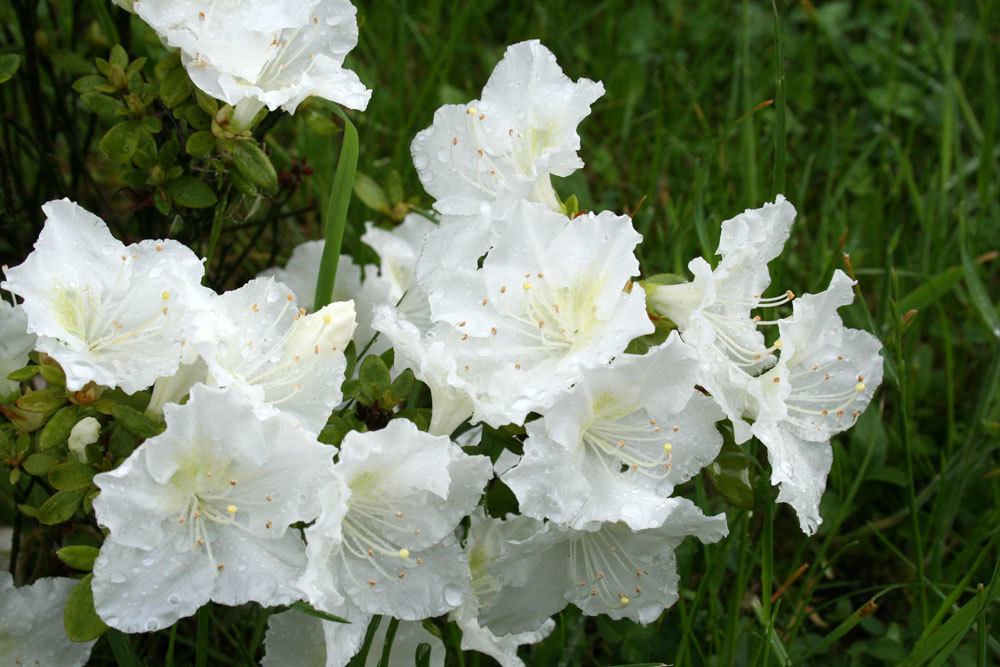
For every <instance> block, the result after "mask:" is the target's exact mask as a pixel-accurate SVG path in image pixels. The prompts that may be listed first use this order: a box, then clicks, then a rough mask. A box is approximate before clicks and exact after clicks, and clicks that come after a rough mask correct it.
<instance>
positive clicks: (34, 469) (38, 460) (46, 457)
mask: <svg viewBox="0 0 1000 667" xmlns="http://www.w3.org/2000/svg"><path fill="white" fill-rule="evenodd" d="M57 463H59V458H58V457H56V456H53V455H52V454H46V453H44V452H35V453H34V454H32V455H31V456H29V457H28V458H26V459H25V460H24V463H22V464H21V467H22V468H24V470H25V472H27V473H28V474H29V475H34V476H35V477H42V476H43V475H47V474H48V472H49V469H50V468H51V467H52V466H54V465H56V464H57Z"/></svg>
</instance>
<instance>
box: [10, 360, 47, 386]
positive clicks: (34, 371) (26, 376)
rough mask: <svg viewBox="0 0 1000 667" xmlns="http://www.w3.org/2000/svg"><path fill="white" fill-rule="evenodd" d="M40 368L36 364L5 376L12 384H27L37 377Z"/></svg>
mask: <svg viewBox="0 0 1000 667" xmlns="http://www.w3.org/2000/svg"><path fill="white" fill-rule="evenodd" d="M40 370H41V367H40V366H38V365H37V364H31V365H30V366H25V367H24V368H18V369H17V370H16V371H12V372H10V373H8V374H7V379H8V380H11V381H13V382H27V381H28V380H30V379H31V378H33V377H35V376H36V375H38V372H39V371H40Z"/></svg>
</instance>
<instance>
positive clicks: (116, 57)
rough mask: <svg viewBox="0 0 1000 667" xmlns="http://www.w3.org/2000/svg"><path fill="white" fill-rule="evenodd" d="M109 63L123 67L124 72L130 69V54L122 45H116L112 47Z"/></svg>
mask: <svg viewBox="0 0 1000 667" xmlns="http://www.w3.org/2000/svg"><path fill="white" fill-rule="evenodd" d="M108 63H109V64H111V65H117V66H118V67H121V68H122V70H123V71H124V70H125V69H127V68H128V54H127V53H126V52H125V49H123V48H122V45H121V44H115V45H114V46H112V47H111V57H110V58H108Z"/></svg>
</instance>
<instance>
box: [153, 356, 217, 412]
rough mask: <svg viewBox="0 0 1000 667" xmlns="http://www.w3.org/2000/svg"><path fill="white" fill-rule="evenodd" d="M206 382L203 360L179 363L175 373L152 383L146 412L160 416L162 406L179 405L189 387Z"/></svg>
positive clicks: (205, 365) (206, 375)
mask: <svg viewBox="0 0 1000 667" xmlns="http://www.w3.org/2000/svg"><path fill="white" fill-rule="evenodd" d="M207 381H208V365H207V364H206V363H205V360H204V359H202V358H201V357H199V356H195V358H194V360H192V361H191V362H190V363H185V362H181V365H180V366H179V367H178V368H177V372H176V373H174V374H173V375H170V376H166V377H161V378H159V379H158V380H157V381H156V382H154V383H153V391H152V396H150V398H149V403H148V404H147V405H146V412H149V413H151V414H155V415H162V414H163V406H165V405H167V404H168V403H180V402H181V401H182V400H184V397H185V396H187V395H188V392H190V391H191V387H193V386H195V385H196V384H198V383H199V382H201V383H203V384H204V383H205V382H207Z"/></svg>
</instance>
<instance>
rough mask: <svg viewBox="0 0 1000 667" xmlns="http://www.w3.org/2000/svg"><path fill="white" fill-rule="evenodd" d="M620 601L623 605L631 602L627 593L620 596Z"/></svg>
mask: <svg viewBox="0 0 1000 667" xmlns="http://www.w3.org/2000/svg"><path fill="white" fill-rule="evenodd" d="M618 601H619V602H621V603H622V606H625V605H627V604H628V603H629V599H628V596H627V595H623V596H621V597H620V598H618Z"/></svg>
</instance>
